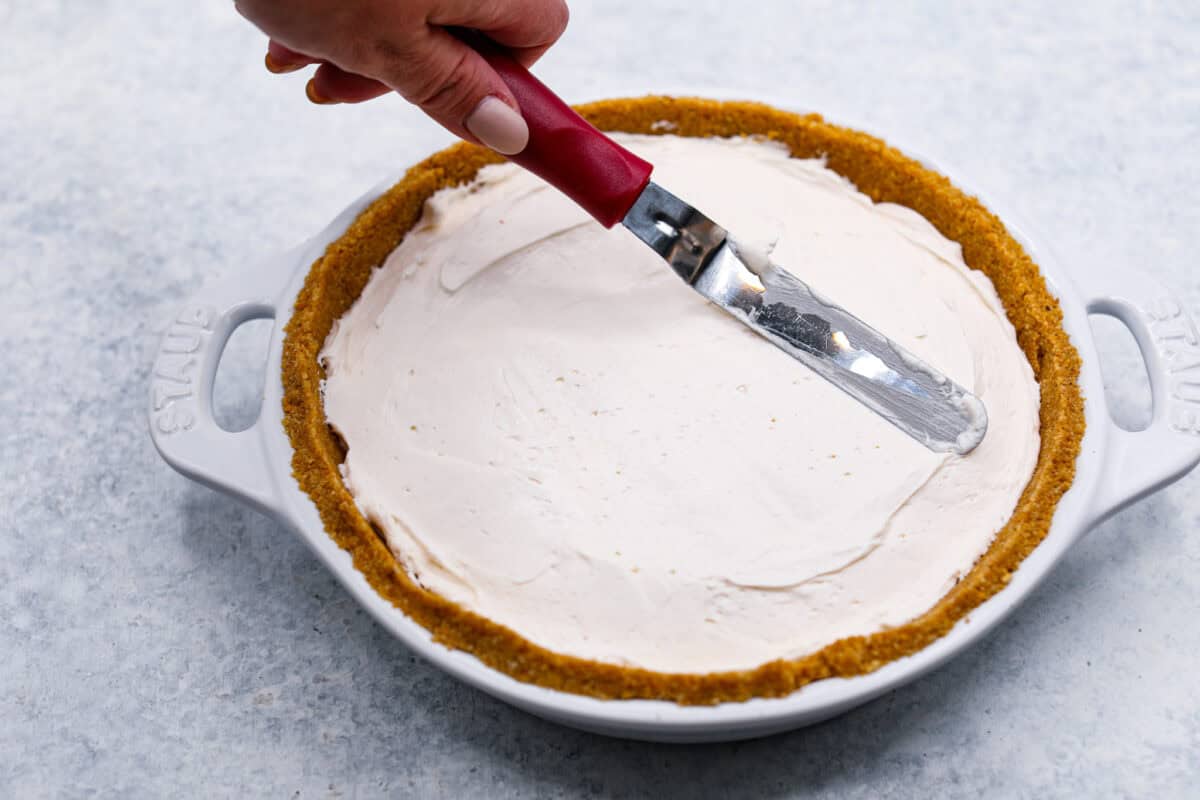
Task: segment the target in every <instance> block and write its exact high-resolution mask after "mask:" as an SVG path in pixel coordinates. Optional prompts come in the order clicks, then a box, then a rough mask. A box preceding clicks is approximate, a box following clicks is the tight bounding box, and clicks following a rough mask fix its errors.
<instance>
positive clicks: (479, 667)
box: [149, 92, 1200, 742]
mask: <svg viewBox="0 0 1200 800" xmlns="http://www.w3.org/2000/svg"><path fill="white" fill-rule="evenodd" d="M687 94H688V95H690V96H704V97H718V98H720V97H725V98H728V99H733V98H732V97H731V96H730V95H729V94H728V93H723V92H688V93H687ZM739 99H740V98H739ZM776 105H777V106H778V107H782V108H786V107H787V105H786V104H776ZM833 121H835V122H838V120H833ZM850 127H856V126H853V125H850ZM858 129H859V130H861V128H858ZM889 142H890V143H891V144H893V145H896V146H898V147H900V149H902V150H904V151H905V152H906V153H908V154H909V155H910V156H912V155H913V153H912V152H911V151H910V150H907V149H905V148H904V147H903V146H902V144H901V143H897V142H895V141H893V140H891V139H889ZM920 160H921V161H922V163H924V164H925V165H926V166H928V167H929V168H930V169H933V170H936V171H938V172H940V173H942V174H944V175H947V176H948V177H949V178H951V180H954V181H955V183H956V184H957V185H958V186H959V187H960V188H962V189H964V190H965V191H967V192H969V193H972V194H975V193H974V192H972V191H971V188H970V187H969V186H967V185H964V184H963V182H962V181H961V179H960V177H961V176H959V175H957V174H956V173H955V172H952V171H947V170H945V169H943V168H941V167H940V166H939V165H938V164H936V163H934V162H931V161H929V160H928V159H923V158H921V159H920ZM393 182H394V181H393V180H388V181H386V182H384V183H383V184H381V185H380V186H378V187H376V188H375V189H373V190H372V191H370V192H368V193H367V194H366V195H365V196H363V197H362V198H360V199H359V200H358V201H356V202H355V203H354V204H352V205H351V206H350V207H349V208H347V209H346V210H345V211H343V212H342V213H341V214H340V215H339V216H338V217H337V218H336V219H335V220H333V222H332V223H330V225H329V226H328V227H326V228H325V230H323V231H322V232H321V233H319V234H318V235H317V236H315V237H314V238H313V239H311V240H310V241H308V242H307V243H305V244H304V245H302V246H300V247H298V248H296V249H295V250H293V251H291V252H290V253H287V254H286V255H283V256H281V257H278V258H274V259H271V260H269V261H267V262H266V263H264V264H262V265H261V266H260V267H259V268H258V269H254V270H246V271H242V272H240V273H239V274H238V275H237V276H236V277H235V278H233V279H231V280H229V281H228V282H227V283H225V284H222V285H216V286H212V287H209V288H207V289H206V290H204V291H202V292H201V293H200V294H199V295H198V296H196V297H195V298H193V300H192V301H191V302H190V303H189V304H188V305H186V306H185V307H184V308H183V309H182V311H181V312H180V314H179V315H178V316H177V317H176V318H175V320H174V321H173V322H172V324H171V325H170V327H169V328H168V330H167V332H166V334H165V335H164V337H163V341H162V344H161V346H160V349H159V352H158V354H157V358H156V361H155V365H154V371H153V373H152V381H151V388H150V410H149V416H150V430H151V436H152V438H153V440H154V443H155V446H156V447H157V449H158V451H159V453H160V454H161V455H162V457H163V458H164V459H165V460H166V461H167V462H168V463H169V464H170V465H171V466H172V467H174V468H175V469H176V470H178V471H179V472H181V473H183V474H184V475H187V476H188V477H190V478H192V479H194V480H196V481H199V482H200V483H203V484H205V485H207V486H210V487H212V488H214V489H217V490H220V491H222V492H225V493H227V494H230V495H232V496H234V497H237V498H239V499H241V500H242V501H244V502H246V503H248V504H249V505H251V506H252V507H254V508H255V509H257V510H259V511H260V512H262V513H264V514H266V515H268V516H270V517H271V518H273V519H276V520H278V521H279V522H280V523H281V524H283V525H285V526H287V527H289V528H291V529H292V530H293V531H295V532H296V533H297V535H299V536H300V537H301V538H302V539H303V540H304V541H305V542H306V543H307V544H308V545H309V547H311V548H312V550H313V552H314V553H316V555H317V557H318V558H320V559H321V561H323V562H324V563H325V565H326V566H327V567H328V568H329V569H330V570H331V571H332V572H333V573H334V575H336V576H337V578H338V579H339V580H340V581H341V583H342V584H343V585H344V586H345V587H346V589H347V590H348V591H349V592H350V594H351V595H352V596H353V597H354V598H355V599H356V600H357V601H358V602H359V603H360V604H361V605H362V606H363V607H365V608H366V609H367V610H368V611H369V612H371V614H372V615H373V616H374V617H375V618H376V620H378V621H379V622H380V623H381V624H382V625H384V626H385V627H386V628H387V629H388V630H389V631H391V632H392V633H393V634H394V635H395V636H397V637H399V638H400V639H401V640H402V641H403V642H404V643H405V644H406V645H407V646H408V647H410V648H411V649H412V650H413V651H415V652H416V653H419V654H420V655H422V656H423V657H425V658H426V659H428V660H429V661H431V662H433V663H434V664H436V665H437V666H438V667H440V668H442V669H444V670H445V671H447V672H449V673H450V674H452V675H454V676H456V677H458V678H459V679H461V680H463V681H465V682H467V683H469V684H471V685H472V686H475V687H476V688H479V689H482V690H483V691H485V692H488V693H489V694H491V695H493V696H495V697H498V698H500V699H502V700H505V701H507V702H509V703H511V704H513V705H515V706H517V707H519V708H522V709H524V710H526V711H529V712H531V713H534V714H537V715H538V716H541V717H544V718H546V719H549V720H554V721H556V722H560V723H563V724H566V725H571V726H573V727H577V728H582V729H585V730H589V731H594V732H597V733H603V734H609V735H615V736H625V737H630V738H638V739H653V740H660V741H678V742H698V741H718V740H730V739H741V738H750V737H755V736H763V735H766V734H770V733H776V732H779V731H784V730H788V729H792V728H797V727H801V726H804V725H808V724H812V723H814V722H819V721H821V720H824V719H827V718H829V717H832V716H835V715H837V714H840V713H842V712H844V711H847V710H849V709H850V708H853V707H854V706H857V705H860V704H862V703H865V702H867V701H869V700H871V699H873V698H875V697H878V696H879V695H881V694H883V693H885V692H887V691H888V690H890V689H894V688H896V687H898V686H900V685H902V684H905V683H908V682H910V681H912V680H914V679H916V678H918V677H919V676H921V675H923V674H925V673H927V672H929V671H930V670H932V669H934V668H936V667H937V666H939V665H941V664H942V663H944V662H945V661H946V660H948V659H949V658H950V657H952V656H954V655H956V654H958V653H959V652H961V651H962V650H964V649H966V648H967V647H968V646H969V645H971V644H972V643H973V642H975V641H977V640H978V639H980V638H981V637H983V636H984V635H986V634H987V633H988V632H989V631H990V630H991V629H992V628H993V627H994V626H995V625H996V624H997V623H998V622H999V621H1000V620H1002V619H1003V618H1004V617H1005V616H1007V615H1008V614H1009V613H1010V612H1011V611H1012V610H1013V609H1015V608H1016V606H1017V605H1019V604H1020V602H1021V601H1022V600H1024V599H1025V598H1026V597H1027V596H1028V595H1029V594H1030V593H1031V592H1032V590H1033V589H1034V588H1035V587H1036V586H1037V585H1038V583H1039V582H1040V581H1041V580H1042V579H1043V578H1044V577H1045V576H1046V575H1047V574H1048V573H1049V571H1050V570H1051V568H1052V567H1053V566H1054V565H1055V564H1056V563H1057V562H1058V560H1059V559H1060V558H1061V557H1062V556H1063V554H1064V553H1065V552H1066V551H1067V549H1068V548H1069V547H1070V546H1071V545H1072V544H1073V543H1074V542H1075V541H1076V540H1078V539H1079V538H1080V537H1081V536H1082V535H1083V533H1084V532H1086V531H1087V530H1088V529H1090V528H1091V527H1092V526H1094V525H1095V524H1096V523H1098V522H1099V521H1101V520H1103V519H1104V518H1105V517H1107V516H1108V515H1110V514H1112V513H1113V512H1115V511H1117V510H1118V509H1120V508H1122V507H1123V506H1125V505H1127V504H1129V503H1131V502H1133V501H1135V500H1137V499H1139V498H1140V497H1143V496H1145V495H1147V494H1149V493H1151V492H1153V491H1155V490H1156V489H1158V488H1161V487H1162V486H1164V485H1166V484H1168V483H1170V482H1171V481H1174V480H1176V479H1177V478H1179V477H1180V476H1182V475H1183V474H1184V473H1186V472H1187V471H1188V470H1190V469H1191V468H1192V467H1194V466H1195V465H1196V464H1197V462H1200V403H1197V402H1196V401H1195V399H1189V397H1188V396H1187V395H1186V394H1184V393H1182V392H1180V391H1179V389H1178V387H1177V386H1176V385H1175V380H1174V378H1173V376H1172V365H1173V364H1178V365H1186V364H1194V363H1196V362H1197V361H1200V336H1198V335H1197V329H1196V326H1195V324H1194V323H1193V322H1192V321H1191V319H1190V318H1189V317H1188V315H1187V314H1186V313H1185V311H1184V310H1183V308H1182V305H1181V304H1180V303H1179V302H1178V300H1177V299H1176V298H1175V296H1174V295H1173V294H1171V293H1170V292H1168V291H1166V290H1165V289H1163V288H1162V287H1160V286H1159V285H1158V284H1157V283H1156V282H1155V281H1153V280H1152V279H1149V278H1147V277H1146V276H1144V275H1141V274H1137V273H1135V272H1132V271H1128V272H1121V273H1119V274H1110V273H1106V272H1102V271H1098V270H1097V269H1095V268H1094V267H1092V268H1089V269H1088V270H1087V271H1082V270H1076V271H1074V272H1072V271H1069V270H1065V269H1064V268H1063V267H1062V266H1061V265H1060V263H1059V262H1058V261H1057V260H1056V259H1055V258H1054V256H1053V254H1052V253H1051V252H1050V251H1049V250H1048V249H1047V248H1046V247H1045V246H1044V244H1042V243H1040V242H1037V241H1034V240H1032V239H1030V238H1029V237H1028V236H1026V235H1024V233H1023V230H1022V229H1021V228H1019V227H1017V226H1015V225H1014V222H1013V218H1012V217H1011V216H1010V215H1008V214H1006V213H1005V210H1004V209H1003V208H1000V207H997V205H996V204H995V203H994V202H993V201H992V200H991V199H990V198H988V197H984V196H980V199H981V200H982V201H983V202H984V203H985V204H986V205H987V206H988V207H989V208H990V209H991V210H992V211H993V212H994V213H996V214H998V215H999V216H1000V218H1001V219H1003V220H1004V221H1005V224H1006V225H1007V227H1008V229H1009V231H1010V232H1012V233H1013V235H1014V237H1015V238H1016V239H1017V240H1018V241H1020V242H1021V244H1022V245H1023V246H1024V247H1025V248H1026V250H1027V251H1028V252H1029V254H1030V256H1031V257H1032V258H1033V260H1034V261H1035V262H1036V263H1037V264H1038V265H1039V266H1040V268H1041V270H1042V273H1043V275H1044V276H1045V278H1046V281H1047V284H1048V286H1049V288H1050V291H1051V293H1053V294H1054V295H1055V296H1056V297H1057V298H1058V299H1059V301H1060V303H1061V305H1062V309H1063V323H1064V327H1065V328H1066V331H1067V333H1068V334H1069V335H1070V337H1071V340H1072V342H1073V343H1074V345H1075V346H1076V348H1077V349H1078V350H1079V353H1080V355H1081V357H1082V362H1083V363H1082V369H1081V372H1080V384H1081V387H1082V389H1083V393H1084V403H1085V412H1084V413H1085V417H1086V422H1087V433H1086V434H1085V436H1084V439H1083V444H1082V450H1081V452H1080V455H1079V460H1078V463H1077V470H1076V476H1075V482H1074V484H1073V485H1072V487H1071V489H1070V491H1068V492H1067V494H1066V495H1065V496H1064V497H1063V498H1062V500H1061V501H1060V503H1059V506H1058V509H1057V511H1056V513H1055V515H1054V520H1053V523H1052V526H1051V529H1050V533H1049V535H1048V536H1047V537H1046V539H1045V540H1044V541H1043V542H1042V543H1041V544H1040V545H1039V546H1038V547H1037V548H1036V549H1035V550H1034V552H1033V553H1032V554H1030V556H1029V557H1028V558H1026V559H1025V561H1024V562H1022V564H1021V566H1020V568H1019V569H1018V570H1017V572H1016V573H1015V575H1014V577H1013V580H1012V581H1011V583H1010V584H1009V585H1008V586H1007V587H1006V588H1005V589H1004V590H1003V591H1001V592H999V593H998V594H996V595H995V596H993V597H992V598H991V599H989V600H988V601H987V602H985V603H984V604H983V605H981V606H980V607H979V608H977V609H976V610H975V611H973V612H971V613H970V614H969V615H968V617H967V618H965V619H964V620H962V621H960V622H959V624H958V625H956V626H955V627H954V629H953V630H951V631H950V633H949V634H947V635H946V636H944V637H942V638H941V639H939V640H938V641H936V642H934V643H933V644H932V645H930V646H929V647H927V648H925V649H924V650H921V651H920V652H918V653H915V654H914V655H912V656H909V657H907V658H903V659H900V660H898V661H894V662H892V663H889V664H887V665H886V666H884V667H883V668H881V669H879V670H878V671H876V672H873V673H871V674H869V675H864V676H860V677H855V678H837V679H828V680H824V681H820V682H817V683H814V684H811V685H808V686H805V687H804V688H802V689H801V690H799V691H797V692H795V693H794V694H792V695H789V696H787V697H783V698H771V699H758V700H751V701H748V702H742V703H726V704H721V705H717V706H679V705H676V704H674V703H668V702H661V701H645V700H636V701H629V700H598V699H594V698H589V697H582V696H579V695H573V694H567V693H563V692H558V691H554V690H550V689H544V688H541V687H538V686H534V685H531V684H526V683H522V682H520V681H517V680H515V679H513V678H511V677H509V676H508V675H505V674H503V673H500V672H497V671H495V670H493V669H491V668H489V667H487V666H485V665H484V664H483V663H482V662H480V661H479V660H477V659H476V658H475V657H474V656H471V655H468V654H466V653H463V652H461V651H455V650H450V649H447V648H445V647H443V646H442V645H439V644H435V643H434V642H433V641H432V639H431V636H430V634H429V632H428V631H427V630H425V629H424V628H423V627H421V626H420V625H418V624H416V623H415V622H413V621H412V620H410V619H409V618H408V617H406V616H405V615H404V614H403V613H402V612H400V611H399V610H398V609H396V608H395V607H394V606H393V605H391V603H389V602H388V601H386V600H384V599H383V598H382V597H380V596H379V595H378V594H377V593H376V592H375V590H374V589H373V588H372V587H371V586H370V585H369V584H368V583H367V581H366V579H365V578H364V577H363V576H362V574H361V573H359V572H358V571H357V570H355V569H354V567H353V566H352V564H351V560H350V556H349V554H348V553H346V552H344V551H343V550H341V549H340V548H339V547H338V546H337V545H336V544H335V543H334V541H333V540H332V539H331V538H330V537H329V536H328V535H327V534H326V532H325V530H324V527H323V525H322V523H321V520H320V518H319V516H318V514H317V509H316V507H315V506H314V505H313V503H312V502H311V500H309V498H308V496H307V495H305V494H304V493H303V492H302V491H301V490H300V487H299V485H298V484H297V483H296V480H295V479H294V478H293V477H292V470H291V460H292V447H291V443H290V442H289V441H288V438H287V436H286V434H285V432H284V428H283V410H282V394H283V383H282V379H281V376H282V371H281V370H282V368H281V355H282V348H283V335H282V330H283V328H284V326H285V325H286V323H287V320H288V318H289V316H290V315H291V312H292V308H293V305H294V301H295V298H296V295H297V292H298V291H299V289H300V286H301V285H302V284H303V282H304V279H305V277H306V275H307V272H308V269H309V267H310V266H311V265H312V263H313V262H314V261H315V260H316V259H317V258H318V257H319V256H320V255H321V253H322V252H323V251H324V249H325V247H326V246H327V245H328V244H329V243H330V242H331V241H333V240H335V239H336V238H338V237H339V236H340V235H341V234H342V233H343V232H344V231H345V229H346V228H347V226H348V225H349V224H350V223H351V222H352V221H353V220H354V219H355V217H357V216H358V214H359V213H360V212H361V211H362V210H363V209H364V208H365V207H366V206H367V205H369V204H370V203H371V202H372V201H373V200H374V199H376V198H377V197H378V196H379V195H380V194H381V193H382V192H383V191H384V190H385V189H387V188H388V187H390V186H391V185H392V183H393ZM1089 313H1100V314H1108V315H1111V316H1113V317H1116V318H1117V319H1119V320H1121V321H1122V322H1123V323H1124V324H1125V325H1126V326H1127V327H1128V328H1129V329H1130V330H1131V331H1132V333H1133V335H1134V337H1135V340H1136V341H1137V344H1138V347H1139V349H1140V351H1141V353H1142V356H1143V357H1144V359H1145V361H1146V366H1147V370H1148V373H1149V375H1150V383H1151V389H1152V392H1153V414H1152V420H1151V422H1150V425H1149V426H1148V427H1147V428H1146V429H1145V430H1143V431H1139V432H1136V433H1133V432H1128V431H1125V430H1122V429H1121V428H1119V427H1117V425H1116V424H1115V423H1114V422H1113V421H1112V419H1111V417H1110V415H1109V412H1108V408H1107V406H1106V404H1105V398H1104V389H1103V383H1102V380H1101V374H1100V366H1099V360H1098V355H1097V352H1096V348H1095V344H1094V342H1093V337H1092V331H1091V328H1090V326H1089V324H1088V319H1087V317H1088V314H1089ZM264 318H266V319H274V321H275V325H274V331H273V333H272V338H271V343H270V351H269V355H268V357H267V364H266V370H267V380H266V381H265V387H264V391H263V403H262V410H261V412H260V414H259V418H258V420H257V421H256V422H255V423H254V424H253V425H252V426H251V427H250V428H248V429H246V430H244V431H240V432H236V433H231V432H227V431H225V430H223V429H221V428H220V427H219V426H218V425H217V424H216V422H215V421H214V419H213V415H212V387H213V381H214V378H215V375H216V370H217V365H218V363H219V361H220V357H221V353H222V351H223V349H224V347H225V344H226V342H227V341H228V339H229V336H230V334H231V333H232V332H233V331H234V330H235V329H236V328H237V327H238V326H239V325H241V324H242V323H244V322H247V321H250V320H254V319H264ZM968 622H969V624H967V623H968Z"/></svg>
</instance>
